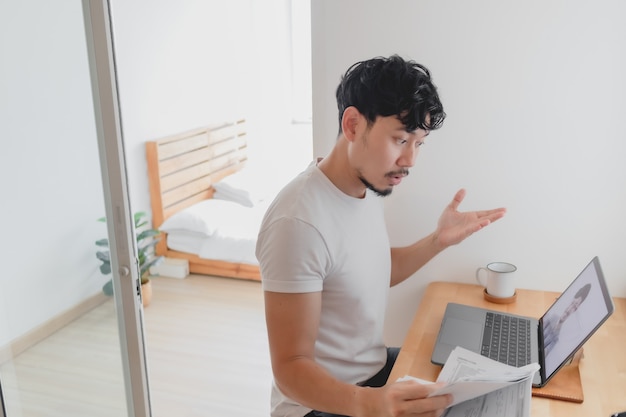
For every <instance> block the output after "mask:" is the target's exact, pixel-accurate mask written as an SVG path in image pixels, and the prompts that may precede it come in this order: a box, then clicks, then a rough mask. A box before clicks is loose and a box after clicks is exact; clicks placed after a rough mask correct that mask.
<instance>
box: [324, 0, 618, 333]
mask: <svg viewBox="0 0 626 417" xmlns="http://www.w3.org/2000/svg"><path fill="white" fill-rule="evenodd" d="M312 15H313V20H312V43H313V86H314V89H313V94H314V95H313V121H314V124H313V134H314V151H315V154H316V155H324V154H325V153H326V152H328V151H329V150H330V148H331V147H332V145H333V143H334V141H335V138H336V132H337V121H336V119H337V115H336V113H337V111H336V105H335V101H334V91H335V88H336V86H337V83H338V82H339V78H340V76H341V74H342V73H343V72H344V71H345V70H346V69H347V68H348V66H349V65H351V64H352V63H354V62H356V61H358V60H361V59H367V58H370V57H373V56H377V55H390V54H392V53H398V54H400V55H402V56H404V57H407V58H411V59H414V60H416V61H418V62H420V63H423V64H425V65H426V66H427V67H428V68H429V69H430V70H431V71H432V74H433V78H434V81H435V83H436V84H437V86H438V87H439V91H440V95H441V99H442V101H443V104H444V107H445V109H446V112H447V114H448V117H447V120H446V122H445V123H444V125H443V127H442V128H441V130H439V131H436V132H433V133H432V134H431V135H430V137H429V140H428V141H427V144H426V146H424V147H423V148H422V150H421V153H420V155H419V157H418V160H417V163H416V166H415V167H414V168H413V169H412V170H411V175H410V176H409V177H408V178H407V179H406V180H405V181H404V182H403V184H402V185H401V186H400V187H399V188H398V189H397V190H396V191H394V193H393V195H392V196H391V197H389V198H388V201H387V206H386V207H387V221H388V226H389V233H390V238H391V241H392V243H393V244H396V245H402V244H407V243H410V242H412V241H414V240H415V239H417V238H418V237H421V236H423V235H425V234H427V233H429V232H431V231H432V230H433V229H434V227H435V224H436V221H437V218H438V216H439V213H440V212H441V210H442V209H443V208H444V207H445V205H446V204H448V202H449V201H450V200H451V198H452V196H453V195H454V193H455V192H456V190H457V189H459V188H461V187H465V188H466V189H467V190H468V195H467V198H466V200H465V202H464V203H463V204H462V206H461V209H464V210H474V209H482V208H492V207H499V206H505V207H507V209H508V214H507V215H506V217H505V218H504V219H502V220H500V221H499V222H498V223H496V224H493V225H491V226H490V227H489V228H487V229H485V230H483V231H481V232H480V233H479V234H476V235H474V236H472V237H470V238H469V239H467V240H466V241H465V242H463V243H462V244H460V245H458V246H456V247H454V248H450V249H448V250H447V251H446V252H445V253H442V254H441V255H439V256H438V257H437V258H435V259H434V260H433V261H432V262H431V263H429V264H428V265H427V266H426V267H424V268H423V269H422V270H421V271H419V272H418V273H417V274H415V276H414V277H413V278H412V279H411V280H409V281H408V282H405V283H403V284H402V285H401V286H400V287H398V288H394V289H393V291H392V295H391V301H392V302H391V303H390V309H389V312H388V319H387V320H388V325H387V331H386V337H387V339H388V342H389V343H393V344H400V343H401V342H402V340H403V337H404V334H405V332H406V329H407V327H408V326H409V324H410V320H411V318H412V315H413V312H414V311H415V308H416V307H417V304H418V303H419V300H420V298H421V296H422V293H423V290H424V288H425V285H426V284H427V283H428V282H430V281H433V280H446V281H461V282H470V283H471V282H474V270H475V269H476V267H478V266H481V265H484V264H486V263H488V262H490V261H497V260H502V261H509V262H512V263H515V264H516V265H517V266H518V268H519V269H518V273H517V277H518V280H519V287H522V288H532V289H545V290H554V291H560V290H562V289H564V288H565V287H566V286H567V284H568V283H569V282H570V281H571V280H572V279H573V278H574V277H575V276H576V275H577V273H578V272H580V271H581V270H582V268H583V267H584V266H585V265H586V264H587V262H588V261H590V260H591V258H592V257H593V256H594V255H599V257H600V260H601V262H602V266H603V269H604V272H605V275H606V278H607V281H608V282H609V288H610V291H611V292H612V294H613V295H614V296H621V297H624V296H626V264H625V263H624V260H623V259H624V254H623V248H624V240H625V236H626V221H624V213H626V164H624V162H623V160H624V158H625V157H626V134H625V133H624V128H623V117H624V115H625V114H626V94H625V93H626V81H625V77H624V75H623V74H626V55H625V54H624V48H625V47H626V45H625V44H626V26H625V25H624V24H623V21H624V18H625V17H626V3H623V2H619V1H610V0H600V1H595V2H589V1H585V0H576V1H556V0H554V1H553V0H550V1H545V0H531V1H525V2H521V3H512V2H500V1H497V0H491V1H489V0H479V1H472V2H466V1H462V0H457V1H447V2H441V1H435V0H428V1H420V2H416V1H411V0H391V1H386V2H382V1H379V2H374V1H369V2H363V1H359V0H342V1H335V0H315V1H313V2H312Z"/></svg>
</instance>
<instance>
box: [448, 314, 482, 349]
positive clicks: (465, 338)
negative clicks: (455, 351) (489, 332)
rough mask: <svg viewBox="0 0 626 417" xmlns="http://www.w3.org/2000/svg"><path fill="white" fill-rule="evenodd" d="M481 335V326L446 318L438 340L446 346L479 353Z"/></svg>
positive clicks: (471, 322)
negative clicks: (460, 347) (459, 347)
mask: <svg viewBox="0 0 626 417" xmlns="http://www.w3.org/2000/svg"><path fill="white" fill-rule="evenodd" d="M482 333H483V325H482V324H479V323H476V322H473V321H468V320H462V319H458V318H454V317H448V318H447V319H446V320H445V322H444V324H443V329H442V330H441V339H440V340H441V342H443V343H445V344H447V345H452V346H462V347H464V348H465V349H468V350H472V351H474V352H480V350H479V349H480V344H481V340H482Z"/></svg>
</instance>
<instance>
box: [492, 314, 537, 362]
mask: <svg viewBox="0 0 626 417" xmlns="http://www.w3.org/2000/svg"><path fill="white" fill-rule="evenodd" d="M480 354H481V355H483V356H486V357H488V358H491V359H493V360H496V361H498V362H502V363H506V364H508V365H512V366H518V367H519V366H524V365H528V364H529V363H530V320H527V319H523V318H518V317H510V316H506V315H503V314H498V313H492V312H488V313H487V319H486V321H485V331H484V333H483V343H482V348H481V352H480Z"/></svg>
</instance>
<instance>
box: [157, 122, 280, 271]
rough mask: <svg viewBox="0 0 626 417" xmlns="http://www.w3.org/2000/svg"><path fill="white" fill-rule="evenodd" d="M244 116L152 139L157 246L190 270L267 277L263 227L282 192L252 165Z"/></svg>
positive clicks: (162, 253)
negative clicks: (259, 252)
mask: <svg viewBox="0 0 626 417" xmlns="http://www.w3.org/2000/svg"><path fill="white" fill-rule="evenodd" d="M247 140H248V138H247V132H246V121H245V119H240V120H236V121H233V122H228V123H223V124H218V125H211V126H207V127H203V128H200V129H195V130H190V131H187V132H183V133H180V134H176V135H172V136H168V137H165V138H162V139H159V140H155V141H149V142H146V158H147V165H148V177H149V184H150V200H151V209H152V223H153V227H154V228H156V229H159V230H160V231H161V232H162V233H163V238H162V239H161V241H160V242H159V244H158V246H157V248H156V251H157V254H159V255H164V256H166V257H167V258H173V259H186V260H187V261H188V262H189V271H190V272H191V273H197V274H205V275H217V276H223V277H230V278H242V279H251V280H260V272H259V266H258V263H257V261H256V258H255V256H254V247H255V245H256V235H257V233H258V228H259V225H260V222H261V219H262V217H263V214H264V213H265V211H266V209H267V205H268V204H269V202H270V201H271V199H272V198H273V195H274V193H275V190H271V189H270V188H267V189H264V190H260V188H263V187H262V186H259V187H256V186H255V184H261V185H262V182H260V181H258V180H257V181H256V183H255V181H254V180H255V178H257V177H258V175H257V174H258V172H255V171H252V170H250V169H249V167H250V163H249V161H248V155H247V150H248V144H247Z"/></svg>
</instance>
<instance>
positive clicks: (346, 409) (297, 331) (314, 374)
mask: <svg viewBox="0 0 626 417" xmlns="http://www.w3.org/2000/svg"><path fill="white" fill-rule="evenodd" d="M320 311H321V293H320V292H313V293H298V294H289V293H277V292H270V291H265V317H266V321H267V331H268V337H269V344H270V355H271V361H272V371H273V373H274V379H275V382H276V384H277V385H278V387H279V388H280V390H281V391H282V392H283V393H284V394H285V395H287V396H288V397H289V398H291V399H293V400H294V401H296V402H298V403H300V404H302V405H304V406H306V407H309V408H312V409H315V410H321V411H326V412H330V413H335V414H341V415H349V416H358V417H370V416H371V417H387V416H404V415H416V416H419V415H421V414H420V413H431V414H427V415H439V414H441V412H442V411H443V409H444V408H445V407H446V406H447V405H448V404H449V403H450V401H451V399H450V398H449V396H437V397H431V398H425V397H426V396H427V395H428V394H429V393H430V392H432V391H433V390H434V388H435V387H433V386H430V385H421V384H418V383H416V382H415V381H405V382H400V383H394V384H388V385H387V386H385V387H382V388H367V387H360V386H357V385H352V384H348V383H345V382H342V381H339V380H337V379H336V378H334V377H333V376H332V375H331V374H330V373H328V372H327V371H326V370H325V369H323V368H322V367H321V366H320V365H319V364H318V363H317V362H316V361H315V355H314V348H315V339H316V338H317V331H318V326H319V321H320Z"/></svg>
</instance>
